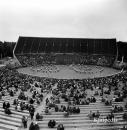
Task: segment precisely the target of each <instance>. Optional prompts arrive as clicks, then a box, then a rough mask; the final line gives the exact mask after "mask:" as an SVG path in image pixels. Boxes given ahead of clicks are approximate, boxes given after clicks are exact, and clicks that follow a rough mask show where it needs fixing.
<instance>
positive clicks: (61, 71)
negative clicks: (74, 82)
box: [18, 65, 120, 79]
mask: <svg viewBox="0 0 127 130" xmlns="http://www.w3.org/2000/svg"><path fill="white" fill-rule="evenodd" d="M75 67H76V68H79V66H75ZM47 68H52V67H50V66H48V67H47ZM53 68H54V67H53ZM56 68H57V71H54V70H53V69H52V70H51V71H46V70H45V67H43V66H42V67H41V66H40V67H34V68H32V67H25V68H19V69H18V72H19V73H23V74H27V75H32V76H38V77H47V78H56V79H88V78H95V77H107V76H111V75H115V74H117V73H120V70H116V69H113V68H109V67H98V66H94V65H84V67H82V69H83V71H80V72H79V71H75V70H74V69H73V67H72V66H67V65H55V69H56ZM84 69H86V71H85V73H84ZM80 70H81V69H80Z"/></svg>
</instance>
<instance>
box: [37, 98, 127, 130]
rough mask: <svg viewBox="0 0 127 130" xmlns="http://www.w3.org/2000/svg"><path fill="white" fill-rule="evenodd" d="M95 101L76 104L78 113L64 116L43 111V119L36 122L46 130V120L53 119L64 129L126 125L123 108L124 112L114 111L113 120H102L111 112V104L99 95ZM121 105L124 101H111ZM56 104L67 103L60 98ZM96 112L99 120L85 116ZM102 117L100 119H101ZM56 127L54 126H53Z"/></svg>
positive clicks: (105, 129)
mask: <svg viewBox="0 0 127 130" xmlns="http://www.w3.org/2000/svg"><path fill="white" fill-rule="evenodd" d="M96 99H97V101H96V103H90V104H89V105H77V106H79V108H80V114H72V115H69V117H64V112H51V114H49V115H47V114H45V113H43V121H38V124H39V126H40V128H41V129H45V130H48V129H50V128H48V122H49V120H51V119H53V120H55V121H56V122H57V124H59V123H62V124H63V125H64V127H65V129H66V130H70V129H77V130H84V129H85V130H87V129H88V130H97V129H98V130H99V129H104V130H111V129H113V130H114V129H119V128H123V126H124V125H126V121H124V120H123V118H122V117H123V113H124V112H127V110H125V109H124V112H119V113H114V115H115V118H114V119H116V120H114V122H110V123H109V122H104V120H103V119H106V116H107V115H108V114H109V113H111V108H112V106H106V105H105V104H104V103H102V101H101V98H100V97H99V96H97V97H96ZM115 104H117V105H121V106H124V102H113V105H115ZM57 105H67V102H65V101H64V100H63V99H61V103H60V104H57ZM90 110H91V111H92V112H96V111H97V110H99V112H100V118H99V120H98V121H97V120H90V119H89V117H88V116H87V115H88V113H89V112H90ZM101 119H102V120H101ZM54 129H56V128H54Z"/></svg>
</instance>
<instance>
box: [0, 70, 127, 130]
mask: <svg viewBox="0 0 127 130" xmlns="http://www.w3.org/2000/svg"><path fill="white" fill-rule="evenodd" d="M35 81H36V82H39V83H40V84H37V83H35V84H34V86H36V87H37V88H38V87H39V88H41V92H43V91H45V90H47V91H49V92H52V94H53V97H51V99H50V100H49V99H47V100H46V105H47V112H49V111H50V108H51V107H52V106H53V107H54V109H55V112H59V111H61V112H65V113H64V114H65V117H66V116H69V115H70V114H79V113H80V109H79V108H78V107H77V106H76V105H80V104H84V105H88V104H90V103H94V102H96V98H95V97H94V96H91V97H87V93H86V91H85V90H86V89H91V90H93V89H94V88H98V89H100V90H101V93H100V95H103V93H104V92H105V91H104V90H103V88H104V87H107V88H108V94H110V92H111V90H114V91H115V92H117V90H119V86H118V83H119V82H120V81H121V82H122V91H120V92H119V93H115V94H117V96H118V97H117V98H115V99H114V100H115V101H116V100H119V101H123V100H121V99H124V98H126V97H127V73H126V72H122V73H120V74H117V75H114V76H110V77H103V78H94V79H70V80H69V79H68V80H65V79H52V78H39V77H34V76H28V75H24V74H20V73H18V72H17V71H16V70H15V69H8V68H5V69H3V70H0V83H1V84H0V95H1V98H2V97H3V96H5V95H7V93H9V94H10V96H14V94H15V93H16V92H18V91H19V92H20V93H19V95H18V99H15V100H14V102H13V104H14V105H15V106H16V107H15V108H16V110H18V111H19V110H21V111H22V110H28V111H29V113H30V117H31V120H33V116H34V112H35V108H34V105H33V104H34V102H37V101H38V102H41V101H42V99H43V95H41V93H38V92H37V91H36V90H35V89H34V87H32V86H31V84H33V83H34V82H35ZM56 83H58V84H57V88H55V89H52V86H53V85H55V84H56ZM29 89H30V92H31V94H32V96H30V97H29V96H26V95H25V91H27V90H29ZM60 98H62V99H64V100H65V101H66V102H67V103H68V106H64V105H62V106H60V107H59V106H57V104H60V100H59V99H60ZM21 99H22V100H27V101H28V104H27V103H25V102H24V101H22V102H19V100H21ZM103 101H104V102H105V103H106V102H107V101H106V100H105V99H103ZM108 102H109V103H110V101H108ZM106 104H107V103H106ZM3 108H4V109H5V113H6V114H12V112H11V111H10V109H9V108H10V104H9V103H8V102H5V103H4V104H3ZM114 110H115V112H117V110H120V111H121V110H122V109H121V108H120V107H116V106H115V108H114ZM45 112H46V111H45ZM113 112H114V111H113ZM91 113H92V112H91ZM91 115H92V116H93V117H97V118H99V116H100V113H99V111H97V112H96V113H94V114H93V113H92V114H91ZM111 116H113V115H112V113H111V114H110V116H108V117H107V118H111ZM36 118H37V119H40V118H38V116H36ZM24 120H25V118H24V117H23V122H25V123H26V121H24ZM52 122H53V121H50V122H49V123H48V126H49V127H53V126H55V125H56V124H55V125H53V124H54V123H52ZM25 123H24V127H27V125H26V124H25ZM35 125H36V124H34V123H33V124H31V125H30V127H33V130H34V127H35ZM59 127H62V126H59ZM38 129H39V128H38ZM61 129H62V128H61ZM31 130H32V128H31Z"/></svg>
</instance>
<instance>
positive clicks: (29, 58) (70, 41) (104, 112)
mask: <svg viewBox="0 0 127 130" xmlns="http://www.w3.org/2000/svg"><path fill="white" fill-rule="evenodd" d="M116 49H117V48H116V39H81V38H79V39H78V38H35V37H19V39H18V42H17V44H16V46H15V49H14V54H15V56H16V57H17V59H18V60H19V62H20V63H21V65H22V67H31V69H33V68H34V67H38V66H42V68H43V69H44V71H47V70H48V71H49V70H51V69H52V68H54V69H53V70H55V72H56V71H59V68H57V67H56V66H54V64H60V65H68V64H69V65H72V69H73V70H74V71H77V72H78V73H84V71H82V69H83V70H84V65H89V64H90V65H91V64H92V65H96V66H97V65H98V67H99V69H100V71H101V66H108V67H112V65H113V63H114V60H115V58H116V53H117V52H116V51H117V50H116ZM43 65H44V66H43ZM46 66H47V67H46ZM77 66H78V67H77ZM32 67H33V68H32ZM45 67H46V68H45ZM85 69H89V68H88V67H86V68H85ZM53 70H52V71H53ZM52 71H51V73H52ZM86 71H88V70H86ZM0 83H1V84H0V129H1V130H28V129H29V130H39V129H40V130H43V129H44V130H50V129H53V130H64V129H65V130H84V129H85V130H126V129H127V128H126V127H127V116H126V115H127V72H126V70H125V71H121V73H118V74H116V75H111V76H108V77H98V78H91V79H55V78H50V77H39V76H31V75H27V74H21V73H18V71H17V70H16V69H15V68H8V66H7V67H5V68H4V69H2V70H0Z"/></svg>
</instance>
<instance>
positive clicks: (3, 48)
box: [0, 41, 16, 59]
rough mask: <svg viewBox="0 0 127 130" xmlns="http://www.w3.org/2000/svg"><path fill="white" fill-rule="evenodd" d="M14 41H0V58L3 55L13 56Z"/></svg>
mask: <svg viewBox="0 0 127 130" xmlns="http://www.w3.org/2000/svg"><path fill="white" fill-rule="evenodd" d="M15 44H16V42H6V41H4V42H2V41H0V59H2V58H4V57H13V49H14V46H15Z"/></svg>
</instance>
